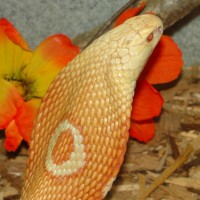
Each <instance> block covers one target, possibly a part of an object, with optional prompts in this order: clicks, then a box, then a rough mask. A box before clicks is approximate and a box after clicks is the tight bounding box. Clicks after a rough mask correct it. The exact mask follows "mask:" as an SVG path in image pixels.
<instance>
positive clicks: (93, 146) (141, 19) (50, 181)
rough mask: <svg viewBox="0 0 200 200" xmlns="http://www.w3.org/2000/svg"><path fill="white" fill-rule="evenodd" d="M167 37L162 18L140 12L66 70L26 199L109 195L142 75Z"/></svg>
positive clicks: (47, 108) (48, 99)
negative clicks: (140, 13)
mask: <svg viewBox="0 0 200 200" xmlns="http://www.w3.org/2000/svg"><path fill="white" fill-rule="evenodd" d="M161 34H162V23H161V21H160V19H159V18H157V17H156V16H153V15H143V16H137V17H134V18H132V19H129V20H127V21H126V22H125V23H124V24H122V25H120V26H118V27H116V28H114V29H113V30H111V31H109V32H108V33H106V34H104V35H103V36H101V37H100V38H99V39H97V40H96V41H95V42H93V44H91V45H90V46H89V47H88V48H87V49H85V50H84V51H83V52H82V53H81V54H79V55H78V56H77V57H76V58H75V59H74V60H73V61H72V62H71V63H70V64H69V65H68V66H67V67H65V68H64V69H63V70H62V71H61V73H60V74H59V75H58V76H57V77H56V79H55V80H54V81H53V83H52V84H51V86H50V88H49V90H48V92H47V94H46V96H45V97H44V99H43V102H42V104H41V107H40V109H39V112H38V116H37V120H36V123H35V128H34V131H33V134H32V141H31V144H30V157H29V161H28V169H27V173H26V179H25V185H24V188H23V191H22V197H21V200H78V199H79V200H99V199H103V198H104V197H105V195H106V194H107V192H108V191H109V189H110V187H111V186H112V183H113V181H114V179H115V178H116V176H117V174H118V172H119V169H120V166H121V164H122V162H123V159H124V154H125V151H126V143H127V140H128V137H129V133H128V130H129V127H130V113H131V104H132V99H133V95H134V88H135V84H136V80H137V78H138V76H139V74H140V72H141V71H142V69H143V66H144V65H145V63H146V61H147V59H148V57H149V56H150V55H151V53H152V51H153V49H154V47H155V46H156V44H157V42H158V41H159V39H160V36H161ZM44 76H45V74H44Z"/></svg>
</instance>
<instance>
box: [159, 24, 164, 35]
mask: <svg viewBox="0 0 200 200" xmlns="http://www.w3.org/2000/svg"><path fill="white" fill-rule="evenodd" d="M158 31H159V32H160V33H161V34H162V32H163V27H162V26H159V27H158Z"/></svg>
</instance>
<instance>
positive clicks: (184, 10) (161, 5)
mask: <svg viewBox="0 0 200 200" xmlns="http://www.w3.org/2000/svg"><path fill="white" fill-rule="evenodd" d="M143 1H144V0H140V1H137V0H135V1H133V0H131V1H130V2H129V3H128V4H126V5H125V6H124V7H122V8H121V9H120V10H119V11H117V12H116V13H115V14H114V15H113V17H111V19H109V20H108V21H107V22H105V23H104V24H101V25H100V26H98V27H96V28H94V29H93V30H91V31H88V32H86V33H83V34H81V35H78V36H77V37H76V38H74V39H73V42H74V43H75V44H77V45H78V46H79V47H80V48H81V49H83V48H85V47H86V46H87V45H88V44H90V43H91V42H92V41H93V40H94V39H96V37H95V35H97V36H100V35H101V33H104V32H105V31H108V30H109V29H111V28H112V24H113V22H114V19H116V17H117V15H119V14H120V13H121V12H122V11H123V10H124V9H127V8H128V6H132V4H133V3H134V2H137V3H136V4H135V6H137V5H138V4H141V2H143ZM127 5H128V6H127ZM198 6H200V0H192V1H189V0H147V4H146V6H145V8H144V10H143V11H142V12H141V13H147V12H153V13H155V14H156V15H158V16H159V17H160V18H161V19H162V21H163V24H164V28H165V29H166V28H169V27H170V26H172V25H173V24H174V23H175V22H177V21H179V20H180V19H182V18H183V17H184V16H186V15H188V14H189V13H191V12H192V11H193V10H194V9H195V8H197V7H198Z"/></svg>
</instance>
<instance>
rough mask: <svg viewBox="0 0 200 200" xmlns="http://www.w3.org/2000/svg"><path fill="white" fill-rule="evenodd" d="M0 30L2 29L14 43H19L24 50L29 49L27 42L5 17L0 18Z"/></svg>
mask: <svg viewBox="0 0 200 200" xmlns="http://www.w3.org/2000/svg"><path fill="white" fill-rule="evenodd" d="M1 31H3V32H4V33H5V34H6V35H7V36H8V37H9V39H10V40H12V41H13V42H14V43H15V44H17V45H19V46H20V47H22V48H23V49H25V50H29V47H28V44H27V43H26V41H25V40H24V39H23V37H22V36H21V35H20V33H19V32H18V31H17V29H15V27H14V26H13V25H12V24H11V23H10V22H9V21H8V20H7V19H5V18H3V19H1V20H0V32H1Z"/></svg>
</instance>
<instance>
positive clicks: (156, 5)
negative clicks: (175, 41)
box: [142, 0, 200, 29]
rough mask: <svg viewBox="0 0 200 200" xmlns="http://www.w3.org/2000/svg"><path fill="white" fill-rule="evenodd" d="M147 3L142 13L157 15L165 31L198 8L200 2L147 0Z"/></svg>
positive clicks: (199, 0) (198, 0) (193, 0)
mask: <svg viewBox="0 0 200 200" xmlns="http://www.w3.org/2000/svg"><path fill="white" fill-rule="evenodd" d="M147 2H148V3H147V6H146V7H145V8H144V10H143V11H142V13H146V12H153V13H155V14H156V15H158V16H159V17H160V18H161V19H162V21H163V24H164V28H165V29H166V28H168V27H170V26H172V25H173V24H174V23H175V22H177V21H179V20H180V19H182V18H183V17H185V16H186V15H188V14H189V13H191V12H192V11H193V10H194V9H195V8H196V7H198V6H200V0H192V1H188V0H148V1H147Z"/></svg>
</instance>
